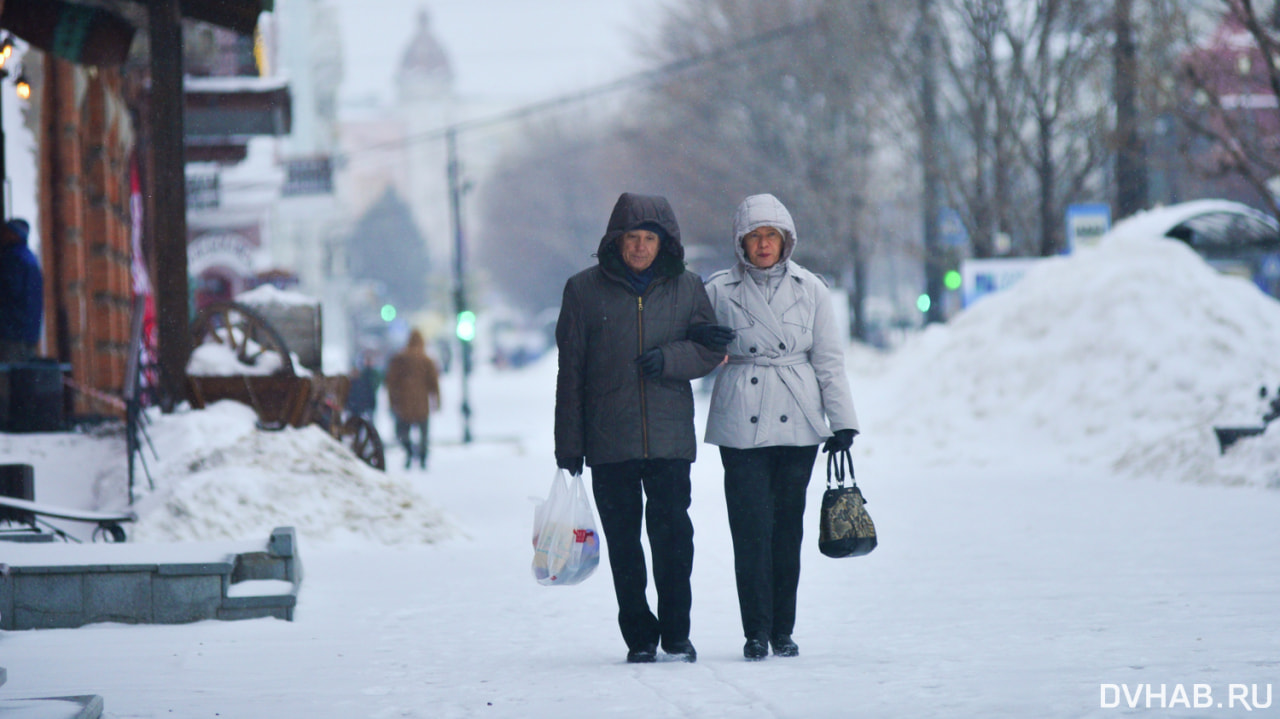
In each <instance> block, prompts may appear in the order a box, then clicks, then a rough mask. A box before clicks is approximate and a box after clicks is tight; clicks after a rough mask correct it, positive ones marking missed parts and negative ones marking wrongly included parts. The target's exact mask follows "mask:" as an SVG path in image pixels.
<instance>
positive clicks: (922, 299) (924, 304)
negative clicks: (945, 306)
mask: <svg viewBox="0 0 1280 719" xmlns="http://www.w3.org/2000/svg"><path fill="white" fill-rule="evenodd" d="M931 306H933V301H932V300H930V299H929V295H928V293H924V294H921V295H920V296H919V297H917V298H916V309H918V310H920V311H921V312H928V311H929V308H930V307H931Z"/></svg>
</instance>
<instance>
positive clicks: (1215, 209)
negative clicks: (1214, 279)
mask: <svg viewBox="0 0 1280 719" xmlns="http://www.w3.org/2000/svg"><path fill="white" fill-rule="evenodd" d="M1135 219H1140V221H1142V222H1143V223H1144V224H1147V223H1150V224H1147V226H1149V227H1152V229H1155V230H1157V231H1159V232H1161V233H1162V234H1164V235H1165V236H1166V237H1171V238H1173V239H1176V240H1181V241H1182V242H1185V243H1187V245H1188V246H1190V247H1191V249H1193V250H1195V251H1196V252H1197V253H1198V254H1199V255H1200V256H1201V257H1203V258H1204V259H1205V261H1206V262H1208V263H1209V264H1210V265H1211V266H1213V267H1215V268H1217V269H1218V270H1219V271H1221V272H1225V273H1228V274H1233V275H1239V276H1241V277H1245V278H1247V279H1250V280H1252V281H1253V282H1254V284H1256V285H1257V286H1258V288H1259V289H1261V290H1262V291H1263V292H1265V293H1267V294H1268V295H1271V296H1272V297H1276V298H1280V222H1277V220H1276V218H1275V217H1273V216H1271V215H1268V214H1267V213H1265V212H1261V211H1259V210H1256V209H1254V208H1252V207H1250V206H1249V205H1245V204H1243V203H1240V202H1232V201H1230V200H1193V201H1190V202H1180V203H1177V204H1174V205H1168V206H1166V207H1159V208H1156V209H1154V210H1151V211H1149V212H1146V213H1144V214H1143V215H1142V216H1140V218H1135Z"/></svg>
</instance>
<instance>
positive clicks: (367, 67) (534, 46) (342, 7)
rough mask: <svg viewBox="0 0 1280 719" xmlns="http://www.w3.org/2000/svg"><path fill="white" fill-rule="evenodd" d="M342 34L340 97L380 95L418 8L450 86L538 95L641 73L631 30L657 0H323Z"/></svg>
mask: <svg viewBox="0 0 1280 719" xmlns="http://www.w3.org/2000/svg"><path fill="white" fill-rule="evenodd" d="M332 1H333V3H334V4H335V6H336V7H337V8H338V12H339V15H340V21H341V23H342V26H343V28H344V29H345V30H344V36H343V48H342V53H343V64H344V66H345V71H346V72H345V78H344V80H343V88H342V98H343V100H344V101H352V100H358V99H361V98H365V97H368V96H369V95H370V94H374V95H376V96H377V97H379V98H382V99H389V98H390V97H391V93H392V82H393V78H394V74H395V70H396V67H397V66H398V65H399V63H400V58H401V55H402V54H403V53H404V49H405V47H406V45H407V44H408V42H409V39H410V38H411V36H412V34H413V32H414V30H415V28H416V26H417V17H418V10H419V9H420V8H426V9H427V10H428V12H429V13H430V16H431V25H432V28H433V29H434V31H435V35H436V37H437V39H439V40H440V42H441V44H442V45H444V48H445V51H446V52H447V53H448V55H449V58H450V60H451V62H452V63H453V69H454V77H455V81H456V87H457V91H458V92H459V93H460V94H462V95H465V96H470V97H476V98H485V99H491V100H496V101H511V102H515V103H523V102H530V101H536V100H542V99H546V98H550V97H554V96H556V95H560V94H563V93H566V92H573V91H575V90H581V89H583V88H586V87H591V86H594V85H599V84H603V83H606V82H609V81H611V80H615V79H617V78H619V77H623V76H626V75H629V74H632V73H635V72H639V71H640V70H643V69H645V66H644V64H643V63H642V62H641V60H640V58H638V57H637V56H636V53H635V50H634V48H635V42H634V37H635V35H636V32H635V29H636V28H644V27H649V26H651V25H652V24H653V23H655V22H657V16H658V11H659V8H660V5H661V2H662V0H332Z"/></svg>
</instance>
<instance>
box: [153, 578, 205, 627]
mask: <svg viewBox="0 0 1280 719" xmlns="http://www.w3.org/2000/svg"><path fill="white" fill-rule="evenodd" d="M222 592H223V590H222V575H212V574H211V575H192V576H182V575H179V576H172V575H170V576H166V575H163V574H157V575H156V576H155V577H154V578H152V580H151V606H152V621H153V622H155V623H157V624H181V623H184V622H198V621H200V620H202V619H213V618H214V617H217V616H218V608H219V607H220V606H221V605H222Z"/></svg>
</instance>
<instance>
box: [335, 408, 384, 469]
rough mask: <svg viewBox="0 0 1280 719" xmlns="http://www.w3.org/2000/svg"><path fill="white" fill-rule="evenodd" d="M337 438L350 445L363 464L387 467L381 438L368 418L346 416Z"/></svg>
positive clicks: (381, 467)
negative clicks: (340, 433)
mask: <svg viewBox="0 0 1280 719" xmlns="http://www.w3.org/2000/svg"><path fill="white" fill-rule="evenodd" d="M338 439H339V441H341V442H342V443H343V444H345V445H346V446H348V447H350V448H351V451H352V452H354V453H355V455H356V456H357V457H359V458H360V459H361V460H362V461H363V462H364V463H365V464H367V465H369V466H370V467H373V468H374V469H381V470H384V471H385V470H386V469H387V458H386V455H384V454H383V452H382V438H381V437H379V436H378V430H377V428H375V427H374V426H373V423H372V422H370V421H369V420H367V419H365V418H364V417H361V416H360V415H352V416H350V417H348V418H347V421H346V422H344V423H343V424H342V435H341V436H340V437H339V438H338Z"/></svg>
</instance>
